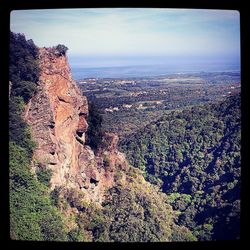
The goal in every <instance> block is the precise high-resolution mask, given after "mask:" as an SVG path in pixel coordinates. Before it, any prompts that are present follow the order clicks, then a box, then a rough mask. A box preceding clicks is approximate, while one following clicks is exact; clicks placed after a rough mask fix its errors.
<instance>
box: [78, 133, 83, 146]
mask: <svg viewBox="0 0 250 250" xmlns="http://www.w3.org/2000/svg"><path fill="white" fill-rule="evenodd" d="M76 140H77V141H78V142H80V143H81V144H82V145H84V141H83V140H82V139H81V137H80V136H79V135H78V134H77V133H76Z"/></svg>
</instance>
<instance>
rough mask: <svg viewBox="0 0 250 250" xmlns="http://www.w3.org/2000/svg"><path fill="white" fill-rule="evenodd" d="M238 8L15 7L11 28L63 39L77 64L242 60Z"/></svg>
mask: <svg viewBox="0 0 250 250" xmlns="http://www.w3.org/2000/svg"><path fill="white" fill-rule="evenodd" d="M239 18H240V17H239V12H238V11H234V10H205V9H203V10H199V9H193V10H190V9H164V8H163V9H157V8H148V9H146V8H99V9H98V8H93V9H91V8H90V9H88V8H85V9H55V10H52V9H51V10H46V9H44V10H16V11H12V12H11V19H10V29H11V31H13V32H16V33H23V34H25V36H26V39H32V40H33V41H34V43H35V44H36V45H37V46H39V47H44V46H45V47H51V46H55V45H57V44H64V45H66V46H67V47H68V48H69V51H68V57H69V60H70V63H71V64H72V65H73V66H86V67H94V66H112V65H118V66H119V65H121V66H122V65H131V64H137V65H141V64H147V65H150V64H152V63H153V64H155V63H157V62H158V63H164V62H166V61H168V62H169V61H171V60H172V61H178V60H180V59H181V60H184V61H185V60H186V61H187V60H191V61H199V60H200V61H209V62H210V63H213V62H215V61H216V62H218V61H232V62H238V63H239V58H240V20H239Z"/></svg>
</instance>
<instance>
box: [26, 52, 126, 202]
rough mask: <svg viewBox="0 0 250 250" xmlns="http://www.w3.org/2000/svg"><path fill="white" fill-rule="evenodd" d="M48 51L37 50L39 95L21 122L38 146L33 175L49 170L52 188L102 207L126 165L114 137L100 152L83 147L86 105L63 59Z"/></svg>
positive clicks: (107, 140)
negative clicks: (117, 171) (68, 190)
mask: <svg viewBox="0 0 250 250" xmlns="http://www.w3.org/2000/svg"><path fill="white" fill-rule="evenodd" d="M54 52H55V51H54V50H53V49H51V48H42V49H40V50H39V62H40V70H41V74H40V79H39V86H38V92H37V94H36V95H35V96H33V97H32V98H31V100H30V102H29V103H28V105H27V107H26V111H25V119H26V121H27V122H28V124H29V125H30V127H31V133H32V135H33V138H34V140H35V142H36V144H37V145H36V150H35V152H34V157H33V166H34V170H35V171H38V170H39V169H40V168H49V169H51V170H52V173H53V176H52V178H51V189H53V188H54V187H55V186H60V187H67V188H77V189H81V190H82V191H83V192H84V193H85V197H86V198H87V199H89V200H91V201H96V202H100V201H102V197H103V194H104V190H105V189H106V188H108V187H111V186H112V185H113V183H114V169H115V168H116V166H120V167H122V168H126V166H127V163H126V160H125V157H124V155H123V154H122V153H120V152H118V150H117V148H116V145H117V141H118V137H117V136H116V135H114V134H106V135H105V136H104V138H103V141H105V143H104V144H103V145H105V146H103V147H100V149H99V150H98V152H97V153H96V154H94V151H93V150H92V149H91V148H90V147H89V146H87V145H85V133H86V131H87V129H88V124H87V116H88V103H87V99H86V97H85V96H83V95H82V94H81V93H80V90H79V88H78V87H77V85H76V83H75V82H74V81H73V79H72V76H71V73H70V68H69V65H68V62H67V57H66V56H64V55H58V54H57V53H54Z"/></svg>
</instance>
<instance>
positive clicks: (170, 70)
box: [71, 63, 240, 80]
mask: <svg viewBox="0 0 250 250" xmlns="http://www.w3.org/2000/svg"><path fill="white" fill-rule="evenodd" d="M71 72H72V76H73V78H74V79H75V80H82V79H85V78H130V77H131V78H133V77H153V76H163V75H171V74H187V73H201V72H203V73H204V72H208V73H209V72H240V66H239V65H238V64H205V63H204V64H192V63H190V64H188V63H186V64H181V65H180V64H168V65H166V64H165V65H134V66H112V67H110V66H109V67H91V68H90V67H82V66H71Z"/></svg>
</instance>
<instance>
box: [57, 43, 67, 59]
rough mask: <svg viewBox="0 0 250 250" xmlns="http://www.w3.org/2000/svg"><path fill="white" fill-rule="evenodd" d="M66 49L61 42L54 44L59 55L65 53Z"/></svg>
mask: <svg viewBox="0 0 250 250" xmlns="http://www.w3.org/2000/svg"><path fill="white" fill-rule="evenodd" d="M67 50H68V48H67V47H66V46H65V45H63V44H58V45H57V46H56V51H58V52H59V55H60V56H64V55H66V52H67Z"/></svg>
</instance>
